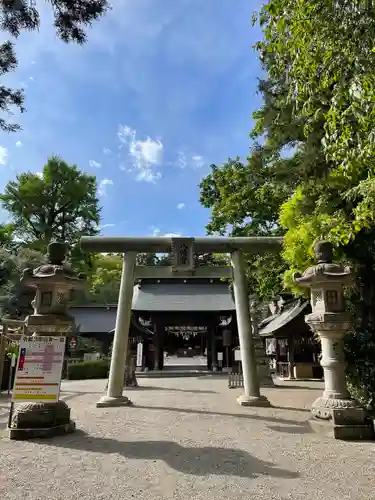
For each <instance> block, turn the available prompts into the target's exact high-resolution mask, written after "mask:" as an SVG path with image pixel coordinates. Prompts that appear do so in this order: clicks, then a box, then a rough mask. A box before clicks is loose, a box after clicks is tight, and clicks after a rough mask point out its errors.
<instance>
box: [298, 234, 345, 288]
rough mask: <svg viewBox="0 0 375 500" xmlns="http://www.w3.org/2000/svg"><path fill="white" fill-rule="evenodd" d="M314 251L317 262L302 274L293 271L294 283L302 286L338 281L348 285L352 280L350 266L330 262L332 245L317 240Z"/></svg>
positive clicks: (322, 284)
mask: <svg viewBox="0 0 375 500" xmlns="http://www.w3.org/2000/svg"><path fill="white" fill-rule="evenodd" d="M314 253H315V259H316V261H317V263H316V264H315V265H314V266H311V267H309V268H308V269H306V271H305V272H304V273H303V274H302V275H301V274H300V273H295V274H294V276H293V280H294V282H295V283H297V284H298V285H300V286H304V287H312V286H316V285H317V284H319V285H321V286H324V284H327V285H329V284H330V283H336V284H337V283H340V282H341V284H342V285H349V284H351V283H352V282H353V281H354V276H353V274H352V272H351V269H350V267H348V266H344V265H342V264H335V263H334V262H332V260H333V245H332V243H331V242H329V241H326V240H321V241H318V242H317V243H316V244H315V247H314Z"/></svg>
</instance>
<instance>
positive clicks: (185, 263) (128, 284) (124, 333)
mask: <svg viewBox="0 0 375 500" xmlns="http://www.w3.org/2000/svg"><path fill="white" fill-rule="evenodd" d="M281 243H282V238H278V237H211V236H207V237H203V238H175V237H167V236H163V237H144V238H139V237H101V236H85V237H83V238H81V248H82V250H83V251H85V252H108V253H122V254H124V264H123V270H122V276H121V285H120V294H119V302H118V308H117V318H116V328H115V336H114V342H113V350H112V359H111V367H110V372H109V382H108V387H107V394H106V395H105V396H103V397H102V398H101V399H100V401H99V402H98V403H97V406H98V407H110V406H124V405H129V404H132V402H131V401H130V400H129V399H128V398H127V397H126V396H124V395H123V388H124V374H125V362H126V354H127V348H128V339H129V329H130V319H131V306H132V298H133V287H134V279H135V278H146V277H153V278H168V277H169V278H171V277H176V278H177V277H179V278H181V277H192V276H195V277H201V278H203V277H205V278H207V277H208V278H222V277H228V278H233V287H234V298H235V305H236V314H237V324H238V335H239V340H240V349H241V361H242V369H243V377H244V393H243V394H242V395H241V396H240V397H239V398H238V399H237V401H238V403H239V404H240V405H242V406H269V404H270V403H269V401H268V400H267V398H266V397H265V396H262V395H261V394H260V388H259V377H258V370H257V362H256V358H255V349H254V343H253V336H252V328H251V317H250V309H249V296H248V286H247V279H246V273H245V271H246V269H245V264H244V255H243V254H244V253H248V254H251V253H257V254H259V253H263V252H267V251H270V250H271V251H272V250H275V249H277V248H279V247H280V245H281ZM151 252H160V253H171V254H172V266H165V267H152V266H136V257H137V253H151ZM199 253H229V254H230V255H231V261H232V267H227V266H224V267H204V268H203V267H202V268H201V267H199V268H195V260H194V256H195V254H199Z"/></svg>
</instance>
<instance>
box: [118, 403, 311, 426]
mask: <svg viewBox="0 0 375 500" xmlns="http://www.w3.org/2000/svg"><path fill="white" fill-rule="evenodd" d="M126 408H132V409H137V408H139V409H143V410H154V411H167V412H176V413H187V414H189V413H190V414H194V415H213V416H215V417H230V418H244V419H246V420H262V421H265V422H272V423H275V424H279V423H282V424H285V425H295V426H304V425H306V424H305V422H304V421H303V422H298V421H296V420H289V419H285V418H278V417H269V416H266V415H257V414H255V413H225V412H216V411H209V410H193V409H191V408H178V407H176V406H172V407H171V406H146V405H136V404H134V405H133V406H127V407H126ZM272 408H277V407H275V406H273V407H272ZM280 409H282V410H290V409H292V410H295V411H306V412H309V413H310V410H300V409H299V408H298V409H295V408H284V407H280Z"/></svg>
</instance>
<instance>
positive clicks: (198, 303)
mask: <svg viewBox="0 0 375 500" xmlns="http://www.w3.org/2000/svg"><path fill="white" fill-rule="evenodd" d="M132 310H133V311H134V312H150V313H152V312H220V311H234V310H235V305H234V301H233V298H232V295H231V292H230V290H229V288H228V284H227V283H224V282H220V281H217V282H213V283H209V282H207V280H205V281H204V282H203V281H198V280H187V283H183V280H178V282H176V280H175V282H171V281H165V282H164V283H155V280H154V281H146V280H145V281H144V282H142V285H141V286H139V285H136V286H135V287H134V296H133V304H132ZM69 313H70V314H71V315H72V316H73V317H74V319H75V322H76V325H77V326H78V327H79V333H82V334H85V333H106V332H110V331H112V330H113V329H114V328H115V325H116V314H117V304H111V305H99V304H91V305H90V304H88V305H81V306H72V307H70V309H69Z"/></svg>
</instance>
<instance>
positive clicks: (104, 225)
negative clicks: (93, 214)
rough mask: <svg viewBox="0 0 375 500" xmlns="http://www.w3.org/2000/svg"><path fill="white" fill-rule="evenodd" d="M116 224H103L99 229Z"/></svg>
mask: <svg viewBox="0 0 375 500" xmlns="http://www.w3.org/2000/svg"><path fill="white" fill-rule="evenodd" d="M115 225H116V224H102V225H101V226H99V231H101V230H102V229H105V228H106V227H114V226H115Z"/></svg>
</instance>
